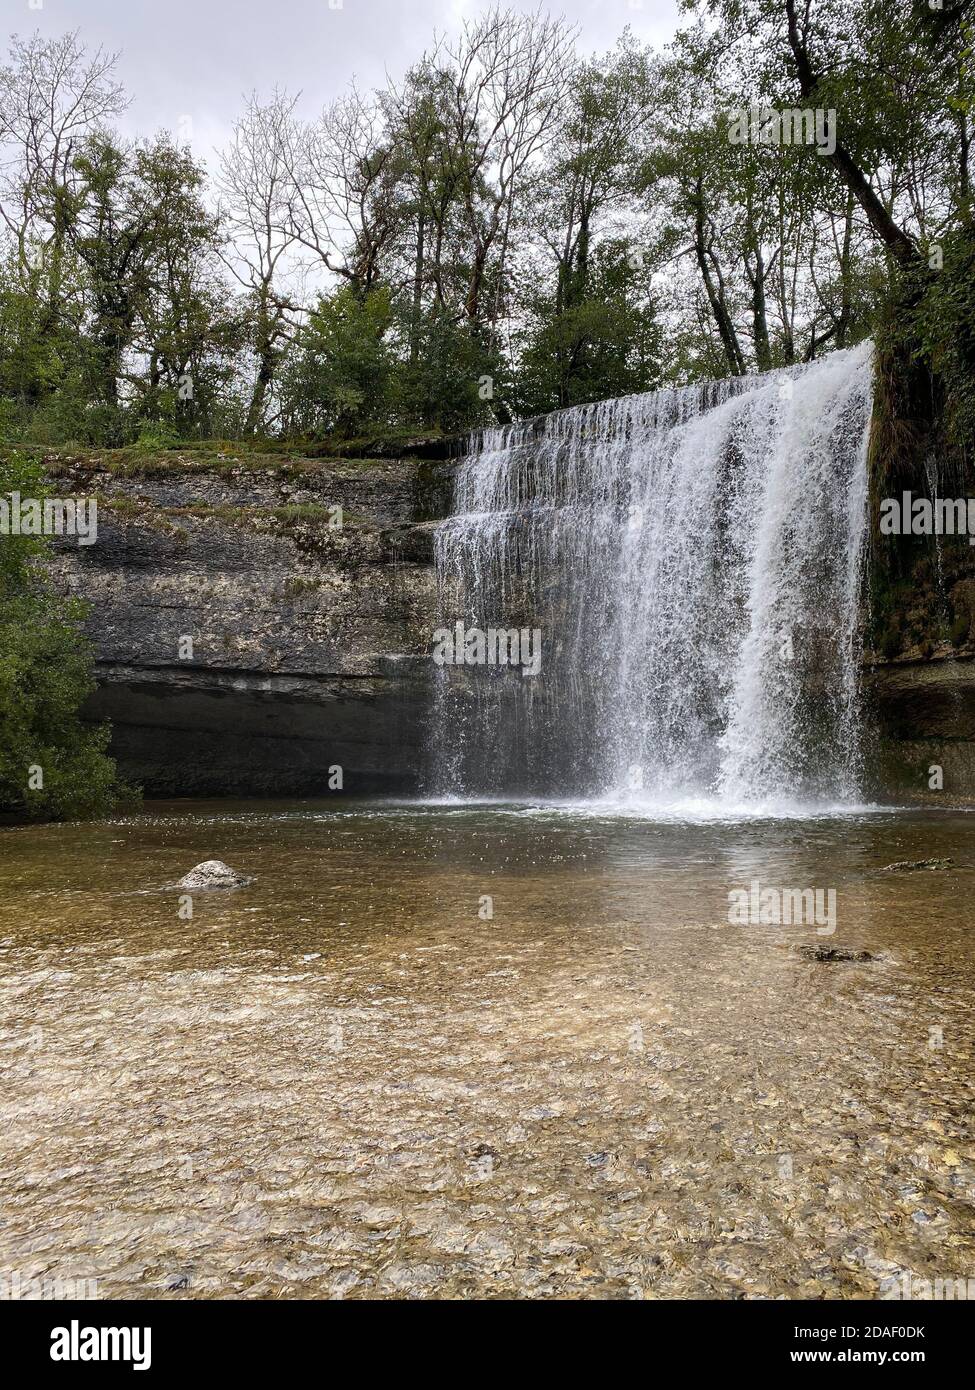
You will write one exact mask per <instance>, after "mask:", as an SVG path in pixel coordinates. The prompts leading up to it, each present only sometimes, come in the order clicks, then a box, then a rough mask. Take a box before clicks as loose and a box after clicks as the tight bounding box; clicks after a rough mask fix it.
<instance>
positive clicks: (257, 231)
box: [217, 90, 300, 434]
mask: <svg viewBox="0 0 975 1390" xmlns="http://www.w3.org/2000/svg"><path fill="white" fill-rule="evenodd" d="M297 100H298V98H297V97H296V96H289V95H288V94H287V93H286V92H281V91H277V90H276V91H275V92H274V93H273V94H272V96H271V98H270V99H269V100H268V101H267V102H264V103H262V102H261V101H260V99H259V98H258V96H257V94H256V93H253V92H252V93H251V95H250V97H249V98H248V99H247V104H246V107H245V109H244V114H243V115H242V116H241V117H240V119H239V120H238V121H237V122H236V124H235V125H234V130H233V135H232V137H231V141H230V144H229V145H228V146H227V148H226V149H225V150H223V151H222V153H221V157H220V172H219V174H218V177H217V188H218V190H219V195H220V212H221V216H222V218H223V222H224V226H225V227H226V228H227V230H228V232H229V233H230V244H229V246H228V248H227V249H226V251H225V253H224V260H225V262H226V264H227V266H228V267H229V269H230V271H231V273H232V274H233V276H234V277H235V279H236V280H237V281H238V282H239V283H240V284H241V285H242V286H243V287H244V289H245V291H246V292H247V296H248V300H249V306H250V311H251V314H252V317H253V329H252V335H253V337H252V341H253V348H254V353H255V356H256V359H257V370H256V375H255V379H254V386H253V390H252V392H251V399H250V404H249V406H248V410H247V421H246V430H247V432H248V433H250V434H253V433H255V432H256V431H257V430H259V429H260V428H261V427H262V426H263V425H265V424H266V420H265V415H266V409H267V401H268V395H269V392H270V390H271V386H272V383H273V381H274V373H275V367H276V365H277V361H278V358H279V356H280V354H281V351H282V348H283V346H284V345H285V344H286V343H287V342H288V341H290V339H291V337H292V335H293V329H294V319H295V315H296V314H298V313H299V312H300V309H299V306H298V305H297V304H295V303H294V301H293V300H292V298H291V297H290V296H289V295H288V294H287V293H285V292H284V289H283V283H282V282H283V279H284V273H285V272H286V270H287V257H288V254H289V252H290V251H291V249H292V248H293V246H294V244H295V240H296V232H295V229H294V228H293V226H292V221H291V216H290V213H291V209H292V206H293V191H294V190H293V183H292V176H291V153H292V151H293V149H294V145H295V117H294V111H295V105H296V102H297Z"/></svg>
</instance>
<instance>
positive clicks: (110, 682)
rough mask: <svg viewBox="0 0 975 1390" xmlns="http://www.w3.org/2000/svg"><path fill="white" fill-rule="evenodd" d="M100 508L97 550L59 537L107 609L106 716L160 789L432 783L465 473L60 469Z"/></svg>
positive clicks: (317, 462) (96, 604) (269, 791)
mask: <svg viewBox="0 0 975 1390" xmlns="http://www.w3.org/2000/svg"><path fill="white" fill-rule="evenodd" d="M48 469H49V471H50V473H51V474H52V476H53V478H54V479H55V482H56V484H57V486H58V487H59V489H61V490H63V491H66V492H72V493H74V494H76V495H82V494H84V495H88V496H91V495H94V496H96V497H97V498H98V501H99V516H98V521H99V527H98V542H97V544H95V545H92V546H90V547H78V546H76V545H75V544H74V543H71V542H68V541H63V542H60V543H59V545H58V549H57V557H56V574H57V579H58V582H59V583H60V584H61V585H62V586H63V587H64V588H65V589H66V590H71V591H73V592H76V593H78V594H80V595H81V596H82V597H84V598H85V599H86V600H87V601H88V603H89V604H90V605H91V612H90V617H89V621H88V628H89V632H90V635H91V637H92V638H93V640H94V642H95V644H96V650H97V658H98V660H97V677H98V682H99V686H98V691H97V693H96V695H95V696H94V697H93V698H92V700H91V701H90V704H89V708H88V713H89V714H90V715H91V716H92V717H93V718H96V719H98V718H106V717H107V718H109V719H110V720H111V721H112V726H113V730H114V737H113V753H114V755H115V756H116V757H117V758H118V760H119V763H120V766H121V770H122V772H123V773H124V775H125V776H126V777H128V778H130V779H132V780H134V781H137V782H140V783H141V784H142V785H143V787H144V789H145V792H146V794H147V795H152V796H204V795H314V794H316V793H319V792H324V791H325V790H326V789H327V787H328V780H329V769H330V768H333V767H335V766H336V765H337V766H339V767H341V768H342V775H343V784H344V789H345V790H346V791H348V792H352V793H356V792H373V791H383V792H402V791H412V790H415V789H416V787H417V786H418V783H419V779H420V774H421V763H422V753H423V746H424V740H425V732H426V726H427V718H428V706H429V659H428V657H427V655H426V654H427V653H428V651H429V642H430V626H431V622H432V615H433V612H434V609H435V580H434V573H433V569H432V564H431V562H432V536H431V532H432V528H433V525H434V524H435V521H434V519H435V518H436V517H437V516H440V515H443V514H444V511H445V509H446V508H447V506H448V505H449V486H450V485H449V465H446V464H443V463H429V462H423V461H422V460H418V459H416V458H401V459H392V460H384V461H379V460H368V459H362V460H330V459H301V458H290V457H285V456H281V455H268V456H261V455H255V454H250V453H245V452H240V453H238V454H234V452H233V450H232V449H229V448H228V450H227V451H225V452H223V453H221V452H209V451H199V452H185V453H172V454H163V455H152V456H149V457H142V456H140V455H139V454H138V453H137V452H136V451H133V452H131V453H130V454H125V455H111V454H103V455H87V456H82V457H79V456H74V457H67V456H54V457H52V458H50V459H49V460H48Z"/></svg>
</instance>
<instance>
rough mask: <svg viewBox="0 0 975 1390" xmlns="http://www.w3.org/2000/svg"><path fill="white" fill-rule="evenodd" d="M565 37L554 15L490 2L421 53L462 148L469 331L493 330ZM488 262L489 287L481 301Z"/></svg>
mask: <svg viewBox="0 0 975 1390" xmlns="http://www.w3.org/2000/svg"><path fill="white" fill-rule="evenodd" d="M574 37H575V30H574V29H572V28H570V27H569V26H567V25H566V23H565V22H564V21H563V20H553V19H550V18H549V17H548V16H547V15H543V14H542V13H541V11H537V12H536V13H535V14H531V15H519V14H515V13H513V12H511V11H506V10H502V9H500V8H498V7H495V8H493V9H491V10H489V11H488V12H487V13H486V14H484V15H483V16H482V17H481V18H480V19H477V20H475V21H473V22H470V23H465V25H464V26H463V28H462V30H461V33H460V36H459V37H458V38H457V39H456V40H455V41H454V42H452V43H448V42H447V41H445V40H441V41H440V42H438V44H437V45H436V47H435V49H434V52H433V54H432V55H430V61H431V62H432V63H433V64H434V65H435V66H436V67H437V68H438V69H439V70H440V71H441V73H442V74H443V77H444V80H445V81H446V83H447V84H448V86H449V91H450V120H451V124H452V137H453V140H454V143H455V145H456V146H457V148H458V149H459V150H462V151H464V154H465V163H466V168H465V176H464V180H463V186H462V199H461V202H462V208H463V213H464V224H465V226H464V230H465V233H466V235H467V237H468V239H469V242H470V256H471V266H470V277H469V283H468V289H467V296H466V302H465V306H464V309H465V313H466V316H467V319H468V321H469V322H470V323H471V325H472V326H473V327H474V328H475V329H481V328H483V327H485V326H486V327H487V328H488V330H489V332H490V331H493V328H494V326H495V325H496V323H497V320H498V318H499V316H500V314H501V312H502V309H503V295H504V285H505V280H506V270H507V261H508V254H509V251H510V248H511V239H512V230H513V227H514V225H515V218H516V213H517V210H518V206H519V198H520V195H522V194H523V193H524V192H525V190H526V188H527V186H528V185H529V183H530V174H531V171H532V165H533V161H534V160H535V158H536V156H537V155H538V154H539V153H540V152H541V151H542V150H543V149H544V147H545V145H546V144H547V143H548V141H549V140H550V139H552V138H553V136H554V134H555V131H556V129H557V122H556V117H557V115H558V111H559V107H560V103H561V102H562V100H563V98H564V96H565V94H566V92H567V90H568V84H569V82H570V81H571V78H572V73H573V70H574V66H575V59H574V55H573V40H574ZM492 257H493V265H491V264H490V261H491V258H492ZM489 268H490V271H491V273H492V275H493V293H492V294H491V295H490V300H489V302H488V303H485V287H486V285H487V281H488V275H489Z"/></svg>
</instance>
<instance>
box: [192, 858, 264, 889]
mask: <svg viewBox="0 0 975 1390" xmlns="http://www.w3.org/2000/svg"><path fill="white" fill-rule="evenodd" d="M253 882H254V880H253V879H252V878H248V876H247V875H246V874H239V873H238V872H237V870H236V869H232V868H231V867H230V865H229V864H224V863H222V861H221V860H219V859H205V860H204V861H203V863H202V864H197V865H196V867H195V868H193V869H190V871H189V873H188V874H187V875H186V877H185V878H181V879H180V881H179V883H178V884H177V885H176V886H177V888H244V887H246V885H247V884H248V883H253Z"/></svg>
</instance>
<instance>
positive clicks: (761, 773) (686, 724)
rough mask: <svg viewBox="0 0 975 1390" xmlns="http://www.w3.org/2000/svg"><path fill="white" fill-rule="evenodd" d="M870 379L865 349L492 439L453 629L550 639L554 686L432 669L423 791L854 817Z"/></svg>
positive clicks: (473, 466) (637, 399)
mask: <svg viewBox="0 0 975 1390" xmlns="http://www.w3.org/2000/svg"><path fill="white" fill-rule="evenodd" d="M870 382H871V349H870V345H869V344H864V345H862V346H860V347H858V348H855V349H851V350H848V351H843V352H836V353H833V354H831V355H830V356H828V357H826V358H824V359H822V360H821V361H819V362H816V363H813V364H811V365H809V366H806V367H800V368H789V369H783V370H780V371H774V372H769V373H767V374H765V375H762V376H755V377H747V378H739V379H735V380H730V381H723V382H719V383H709V384H705V385H701V386H694V387H687V388H684V389H681V390H673V391H657V392H654V393H652V394H649V395H643V396H630V397H627V398H624V399H622V400H612V401H603V402H600V403H598V404H595V405H588V406H577V407H574V408H572V409H569V410H563V411H558V412H556V413H555V414H552V415H549V416H546V417H544V418H543V419H541V420H536V421H530V422H528V423H526V424H523V425H515V426H509V427H505V428H502V429H495V430H488V431H485V432H484V433H483V435H482V436H480V437H479V439H478V440H477V441H476V443H477V445H478V447H477V450H476V452H473V453H472V454H471V455H470V456H469V457H468V458H466V459H465V460H464V461H463V463H462V464H461V466H460V468H459V471H458V474H457V480H456V499H455V512H454V515H452V516H451V517H449V518H448V519H447V520H446V521H445V522H444V523H443V524H442V525H441V526H440V527H439V528H438V531H437V537H436V560H437V576H438V585H439V598H440V611H441V622H442V623H443V625H444V627H445V628H453V626H454V625H455V624H457V623H462V624H463V625H464V629H465V630H466V631H470V630H471V629H480V630H482V631H483V630H485V629H488V628H497V629H505V630H508V629H514V628H517V629H522V628H528V629H536V628H537V629H540V631H541V639H542V648H541V650H542V656H541V668H540V670H539V672H538V674H537V675H529V674H523V672H522V670H521V668H519V667H518V666H510V665H508V666H506V665H500V664H496V665H484V664H469V665H452V666H451V665H444V666H442V667H441V668H440V669H439V670H438V705H439V708H438V711H437V719H436V725H435V727H436V730H437V734H436V746H435V748H434V750H433V754H434V756H433V764H434V766H433V773H432V778H431V781H432V789H433V790H434V791H436V792H438V793H440V794H447V795H460V796H467V797H470V796H497V795H503V796H513V797H515V796H523V795H534V796H537V795H545V796H555V797H558V798H570V799H575V798H579V797H585V798H591V799H596V800H615V801H622V802H634V803H638V804H644V803H650V804H654V805H659V806H665V805H680V804H686V803H687V802H688V801H690V800H693V799H695V798H705V799H707V800H708V801H710V802H712V803H717V804H718V805H719V806H729V807H731V806H736V805H738V806H742V807H751V808H759V809H760V808H762V807H763V806H768V807H774V806H776V805H781V804H784V803H793V804H803V805H808V804H809V803H820V804H824V803H837V802H848V801H851V800H853V799H855V798H856V796H857V794H858V784H859V774H860V725H861V720H860V711H859V701H858V671H859V607H860V587H861V572H862V559H863V552H864V539H865V529H866V515H867V475H866V448H867V433H868V428H869V416H870ZM459 647H460V643H458V648H459ZM471 655H473V656H474V658H475V661H479V660H480V657H479V656H478V653H477V650H476V646H475V647H473V648H472V649H471Z"/></svg>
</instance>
